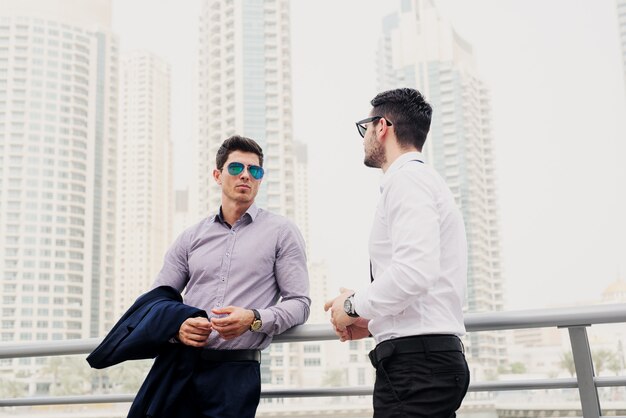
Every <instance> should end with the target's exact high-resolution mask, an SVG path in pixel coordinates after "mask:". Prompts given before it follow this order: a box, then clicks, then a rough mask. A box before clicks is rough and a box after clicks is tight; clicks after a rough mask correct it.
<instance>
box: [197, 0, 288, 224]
mask: <svg viewBox="0 0 626 418" xmlns="http://www.w3.org/2000/svg"><path fill="white" fill-rule="evenodd" d="M290 39H291V38H290V16H289V2H288V1H287V0H277V1H272V2H266V1H261V0H244V1H234V0H205V1H204V3H203V7H202V12H201V16H200V28H199V51H198V69H197V80H196V83H197V85H196V92H197V95H196V102H197V103H196V112H197V113H196V115H195V124H196V125H195V138H194V143H195V152H194V158H195V163H194V174H193V175H192V184H191V191H190V195H191V196H190V197H191V205H192V212H193V213H195V214H196V216H198V217H204V216H207V215H208V214H209V213H210V212H215V211H216V210H217V209H218V208H219V203H220V197H221V194H220V191H219V188H218V187H217V186H216V185H215V181H214V180H213V174H212V171H213V169H214V168H215V154H216V152H217V149H218V148H219V146H220V145H221V143H222V142H223V141H224V140H225V139H226V138H227V137H229V136H231V135H234V134H237V135H243V136H247V137H250V138H252V139H254V140H255V141H257V142H258V143H259V144H260V145H261V147H262V148H263V151H264V154H265V161H264V167H265V169H266V176H265V178H264V179H263V183H264V185H263V186H262V187H261V189H260V191H259V195H258V196H257V203H258V204H259V206H260V207H263V208H266V209H268V210H270V211H273V212H275V213H280V214H283V215H285V216H288V217H289V218H292V219H293V218H294V191H293V189H294V187H293V177H294V173H293V170H294V162H293V159H294V157H293V139H292V117H291V113H292V111H291V43H290V42H291V40H290Z"/></svg>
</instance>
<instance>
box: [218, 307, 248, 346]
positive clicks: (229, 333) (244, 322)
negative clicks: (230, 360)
mask: <svg viewBox="0 0 626 418" xmlns="http://www.w3.org/2000/svg"><path fill="white" fill-rule="evenodd" d="M211 312H213V313H214V314H215V315H224V314H226V315H228V316H225V317H222V318H211V325H212V326H213V329H214V330H215V331H217V332H219V334H220V337H222V338H223V339H225V340H232V339H233V338H237V337H239V336H240V335H241V334H243V333H244V332H246V331H248V330H249V329H250V325H252V321H254V312H252V311H251V310H250V309H244V308H240V307H238V306H226V307H225V308H219V309H218V308H214V309H211Z"/></svg>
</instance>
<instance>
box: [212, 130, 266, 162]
mask: <svg viewBox="0 0 626 418" xmlns="http://www.w3.org/2000/svg"><path fill="white" fill-rule="evenodd" d="M233 151H242V152H251V153H253V154H256V155H258V157H259V165H260V166H261V167H263V150H262V149H261V147H260V146H259V144H257V143H256V141H255V140H254V139H250V138H246V137H244V136H239V135H233V136H231V137H230V138H228V139H226V140H225V141H224V142H223V143H222V145H221V146H220V149H218V150H217V155H216V156H215V164H216V165H217V169H218V170H221V169H222V168H224V164H225V163H226V160H228V156H229V155H230V154H231V153H232V152H233Z"/></svg>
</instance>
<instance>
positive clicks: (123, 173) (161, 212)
mask: <svg viewBox="0 0 626 418" xmlns="http://www.w3.org/2000/svg"><path fill="white" fill-rule="evenodd" d="M120 68H121V71H120V139H119V142H118V180H117V234H116V236H117V238H116V239H117V245H116V248H117V249H116V251H117V255H116V257H115V260H116V266H115V269H116V274H115V280H116V282H115V293H116V298H115V303H116V304H117V305H116V309H117V311H116V312H117V314H116V316H120V315H121V314H122V313H123V312H125V311H126V309H128V307H129V306H130V305H131V304H132V303H133V302H134V301H135V299H136V298H137V296H139V295H140V294H142V293H144V292H146V291H147V290H148V289H149V288H150V285H151V283H152V282H153V281H154V279H155V277H156V275H157V273H158V272H159V269H160V268H161V265H162V263H163V255H164V254H165V252H166V251H167V248H168V247H169V245H170V243H171V230H172V218H173V210H174V198H173V197H174V196H173V194H174V190H173V184H172V144H171V141H170V66H169V64H168V63H167V62H165V61H164V60H162V59H160V58H158V57H157V56H155V55H153V54H151V53H148V52H143V51H134V52H129V53H125V54H123V55H122V58H121V60H120Z"/></svg>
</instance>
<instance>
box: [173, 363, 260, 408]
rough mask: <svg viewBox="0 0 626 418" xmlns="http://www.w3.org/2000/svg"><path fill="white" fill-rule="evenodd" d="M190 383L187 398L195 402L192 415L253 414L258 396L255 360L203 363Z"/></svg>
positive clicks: (257, 369) (257, 366)
mask: <svg viewBox="0 0 626 418" xmlns="http://www.w3.org/2000/svg"><path fill="white" fill-rule="evenodd" d="M192 383H193V385H192V386H193V390H191V391H190V392H189V393H188V394H187V399H186V402H190V403H191V404H192V405H194V409H195V416H194V417H193V418H254V416H255V414H256V409H257V406H258V405H259V399H260V398H261V370H260V365H259V363H258V362H257V361H232V362H215V363H202V364H201V365H200V366H199V367H198V369H197V371H196V372H195V373H194V376H193V382H192ZM181 418H182V417H181ZM185 418H187V417H185ZM188 418H192V417H188Z"/></svg>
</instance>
